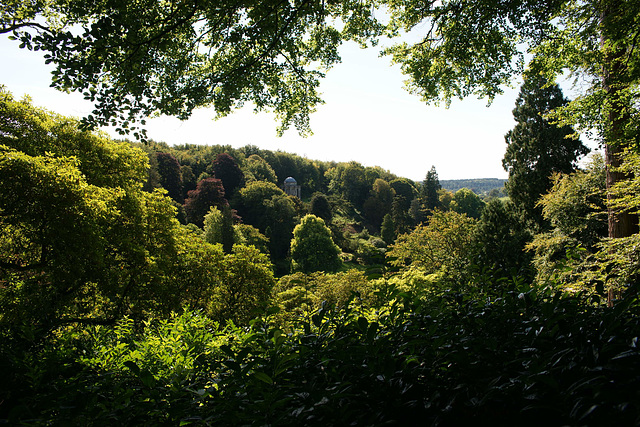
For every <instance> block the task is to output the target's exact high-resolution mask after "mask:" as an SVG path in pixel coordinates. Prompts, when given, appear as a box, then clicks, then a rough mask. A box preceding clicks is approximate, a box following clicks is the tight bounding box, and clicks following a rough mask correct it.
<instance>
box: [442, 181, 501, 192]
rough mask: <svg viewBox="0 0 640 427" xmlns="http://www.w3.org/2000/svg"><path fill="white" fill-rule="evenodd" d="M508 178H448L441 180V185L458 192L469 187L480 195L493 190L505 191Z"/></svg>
mask: <svg viewBox="0 0 640 427" xmlns="http://www.w3.org/2000/svg"><path fill="white" fill-rule="evenodd" d="M505 182H507V180H506V179H499V178H477V179H446V180H444V179H443V180H440V185H442V188H444V189H445V190H449V191H451V192H454V193H455V192H456V191H458V190H459V189H461V188H468V189H470V190H471V191H473V192H474V193H476V194H478V195H483V194H488V193H489V192H490V191H491V190H493V189H497V190H499V191H503V189H504V183H505Z"/></svg>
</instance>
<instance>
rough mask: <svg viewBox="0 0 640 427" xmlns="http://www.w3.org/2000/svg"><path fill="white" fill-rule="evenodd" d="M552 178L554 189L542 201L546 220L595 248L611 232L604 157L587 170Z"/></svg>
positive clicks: (589, 246) (596, 159)
mask: <svg viewBox="0 0 640 427" xmlns="http://www.w3.org/2000/svg"><path fill="white" fill-rule="evenodd" d="M551 181H552V184H553V185H552V187H551V189H550V190H549V192H548V193H547V194H545V195H543V196H542V198H541V199H540V201H539V205H540V207H541V208H542V212H543V214H544V217H545V219H547V220H548V221H549V222H550V224H551V226H552V227H554V228H557V229H558V230H559V231H560V232H562V233H563V234H564V235H566V236H569V237H571V238H574V239H576V241H577V242H579V243H580V244H581V245H583V246H584V247H585V248H587V249H590V250H592V249H593V248H594V247H595V245H596V243H598V242H599V241H600V240H601V239H602V238H603V237H606V235H607V222H606V218H604V217H603V213H605V212H606V206H605V204H604V198H603V197H602V195H603V194H604V192H605V191H606V171H605V166H604V159H603V158H602V156H601V155H594V156H592V157H591V160H590V162H589V164H588V165H587V168H586V169H585V170H579V171H576V172H573V173H571V174H568V175H561V174H556V175H554V176H553V177H552V179H551ZM625 193H626V194H627V195H629V194H630V192H629V191H625Z"/></svg>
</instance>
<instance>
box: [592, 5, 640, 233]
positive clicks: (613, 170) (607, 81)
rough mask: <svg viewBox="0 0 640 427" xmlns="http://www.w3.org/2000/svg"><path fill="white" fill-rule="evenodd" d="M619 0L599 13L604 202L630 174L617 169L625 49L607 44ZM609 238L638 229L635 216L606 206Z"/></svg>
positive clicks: (624, 110) (624, 114) (622, 143)
mask: <svg viewBox="0 0 640 427" xmlns="http://www.w3.org/2000/svg"><path fill="white" fill-rule="evenodd" d="M622 3H623V2H620V1H619V0H614V1H610V2H608V5H607V7H605V8H604V9H603V10H602V12H601V16H600V22H601V26H602V27H601V38H600V45H601V47H602V48H603V51H604V52H603V53H604V64H603V69H602V85H603V89H604V91H605V96H606V98H605V105H604V108H605V109H606V111H605V117H606V118H607V120H608V123H606V124H605V126H604V129H605V134H604V141H605V164H606V168H607V202H609V203H608V204H609V206H610V205H611V204H610V202H611V201H612V199H613V197H614V196H613V194H612V192H611V188H612V187H613V186H614V185H615V184H616V183H617V182H620V181H623V180H626V179H629V178H630V177H629V176H627V175H625V174H624V173H622V172H620V171H619V170H618V169H619V167H620V165H621V164H622V158H621V156H622V153H623V152H624V150H625V148H626V147H627V145H628V143H627V141H626V137H625V125H626V123H627V122H628V121H629V120H630V117H629V110H628V106H627V105H625V101H624V100H623V97H622V96H621V93H622V92H623V91H624V90H625V89H627V87H628V85H627V83H626V81H625V78H624V76H625V75H626V73H627V65H626V63H625V61H624V57H625V54H626V50H627V49H626V48H625V46H624V45H622V46H621V45H619V44H618V46H616V47H615V48H612V47H610V46H607V41H608V37H610V35H611V33H615V32H616V31H615V30H613V31H612V27H615V25H617V24H618V23H617V22H616V19H615V17H616V13H617V10H618V8H620V7H623V4H622ZM607 213H608V223H609V237H610V238H619V237H628V236H631V235H633V234H635V233H637V232H638V217H637V215H633V214H629V213H627V212H616V211H614V210H613V209H612V208H611V207H609V208H608V211H607Z"/></svg>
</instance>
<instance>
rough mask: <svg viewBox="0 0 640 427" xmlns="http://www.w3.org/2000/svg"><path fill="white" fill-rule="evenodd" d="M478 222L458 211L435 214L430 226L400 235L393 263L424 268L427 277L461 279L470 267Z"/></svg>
mask: <svg viewBox="0 0 640 427" xmlns="http://www.w3.org/2000/svg"><path fill="white" fill-rule="evenodd" d="M475 222H476V221H475V220H474V219H472V218H469V217H468V216H466V215H464V214H459V213H457V212H451V211H449V212H441V211H436V212H434V213H433V214H432V215H431V217H430V218H429V223H428V224H427V225H421V226H418V227H416V229H415V230H413V231H412V232H411V233H408V234H403V235H402V236H399V237H398V239H397V240H396V243H395V244H394V245H393V247H392V249H391V250H390V251H389V252H388V256H390V257H392V258H395V260H394V261H392V264H394V265H399V266H405V265H406V266H409V265H412V266H414V267H418V268H420V269H421V270H422V271H424V272H425V273H427V274H431V273H437V272H440V273H443V274H446V275H447V276H449V277H455V278H457V277H460V276H461V275H463V273H464V271H465V270H466V267H467V266H468V264H469V252H470V248H471V244H472V235H473V230H474V226H475Z"/></svg>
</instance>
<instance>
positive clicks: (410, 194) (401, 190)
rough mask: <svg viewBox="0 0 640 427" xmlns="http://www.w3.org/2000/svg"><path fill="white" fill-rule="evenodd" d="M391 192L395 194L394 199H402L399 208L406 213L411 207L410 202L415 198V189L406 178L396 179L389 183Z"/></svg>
mask: <svg viewBox="0 0 640 427" xmlns="http://www.w3.org/2000/svg"><path fill="white" fill-rule="evenodd" d="M389 185H390V186H391V188H393V191H395V192H396V197H404V199H403V202H402V204H401V206H400V208H401V209H402V210H404V211H408V210H409V208H410V207H411V201H412V200H413V199H414V197H415V196H416V189H415V187H414V186H413V184H412V183H411V181H409V180H408V179H406V178H396V179H394V180H392V181H391V182H389Z"/></svg>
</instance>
